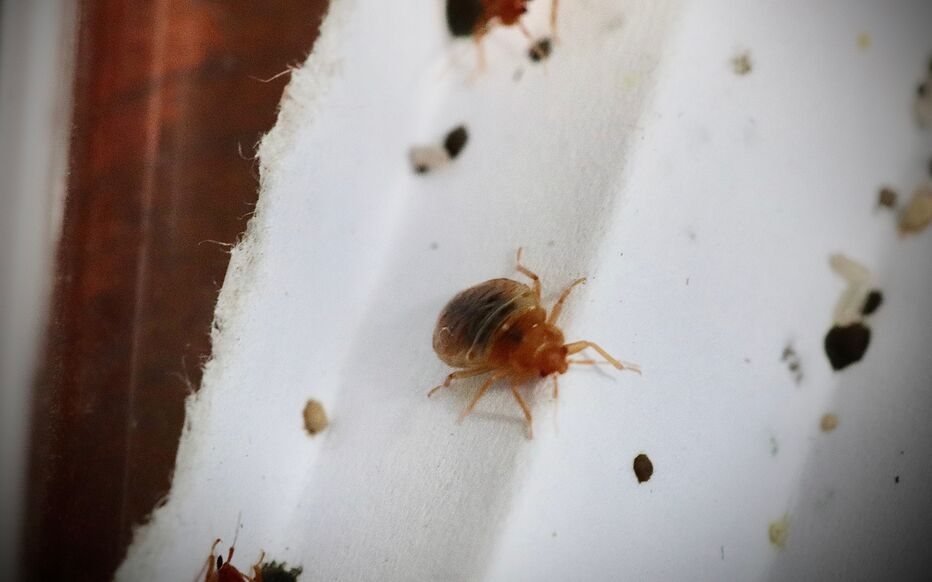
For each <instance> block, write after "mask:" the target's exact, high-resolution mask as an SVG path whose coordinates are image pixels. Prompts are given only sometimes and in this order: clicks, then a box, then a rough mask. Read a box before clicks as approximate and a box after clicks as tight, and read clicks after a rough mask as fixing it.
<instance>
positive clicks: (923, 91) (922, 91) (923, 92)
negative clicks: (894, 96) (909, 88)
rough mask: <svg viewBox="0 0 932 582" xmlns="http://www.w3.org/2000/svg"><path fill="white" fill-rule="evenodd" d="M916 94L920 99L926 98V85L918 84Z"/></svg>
mask: <svg viewBox="0 0 932 582" xmlns="http://www.w3.org/2000/svg"><path fill="white" fill-rule="evenodd" d="M916 92H917V93H919V96H920V97H925V96H926V84H925V83H919V88H918V89H917V90H916Z"/></svg>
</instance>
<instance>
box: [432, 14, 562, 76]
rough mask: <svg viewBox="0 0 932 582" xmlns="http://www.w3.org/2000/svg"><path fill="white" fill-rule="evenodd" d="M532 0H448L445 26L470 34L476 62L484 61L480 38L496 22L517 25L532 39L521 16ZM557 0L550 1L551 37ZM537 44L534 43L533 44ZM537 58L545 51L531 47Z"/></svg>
mask: <svg viewBox="0 0 932 582" xmlns="http://www.w3.org/2000/svg"><path fill="white" fill-rule="evenodd" d="M530 1H531V0H447V26H448V27H449V29H450V34H452V35H453V36H470V35H471V36H472V37H473V38H474V39H475V40H476V45H477V46H478V47H479V62H480V67H481V66H482V65H481V64H482V63H483V62H484V61H485V58H484V55H483V52H482V38H483V37H484V36H485V35H486V34H488V33H489V31H490V30H492V27H493V26H495V25H501V26H517V27H518V29H519V30H520V31H521V32H522V33H523V34H524V36H526V37H527V38H528V39H529V40H533V37H532V36H531V32H530V31H529V30H528V29H527V27H526V26H524V23H523V22H521V17H522V16H524V14H525V13H526V12H527V5H528V2H530ZM558 3H559V0H551V3H550V30H551V33H550V34H551V36H552V37H553V39H554V40H556V38H557V4H558ZM535 46H536V45H535ZM532 51H534V54H535V55H536V56H537V57H538V60H542V59H544V58H546V55H544V54H542V53H540V52H538V49H535V48H532Z"/></svg>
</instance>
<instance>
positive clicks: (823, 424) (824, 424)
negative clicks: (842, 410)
mask: <svg viewBox="0 0 932 582" xmlns="http://www.w3.org/2000/svg"><path fill="white" fill-rule="evenodd" d="M819 427H820V428H821V429H822V432H832V431H833V430H835V429H836V428H838V417H837V416H835V415H834V414H832V413H831V412H827V413H825V414H824V415H822V420H821V421H820V422H819Z"/></svg>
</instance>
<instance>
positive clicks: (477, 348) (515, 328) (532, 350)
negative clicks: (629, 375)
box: [428, 249, 640, 437]
mask: <svg viewBox="0 0 932 582" xmlns="http://www.w3.org/2000/svg"><path fill="white" fill-rule="evenodd" d="M517 270H518V271H519V272H520V273H523V274H524V275H527V276H528V277H529V278H530V279H531V281H532V286H531V287H528V286H527V285H525V284H523V283H519V282H517V281H513V280H511V279H492V280H490V281H486V282H485V283H480V284H478V285H476V286H474V287H470V288H469V289H466V290H465V291H461V292H460V293H458V294H457V295H456V296H455V297H453V299H451V300H450V302H449V303H448V304H447V306H446V307H444V308H443V311H441V312H440V317H439V318H438V320H437V327H436V329H435V330H434V351H435V352H437V355H438V356H439V357H440V359H441V360H443V361H444V362H445V363H447V364H449V365H450V366H452V367H454V368H461V369H460V370H458V371H456V372H453V373H452V374H450V375H449V376H447V378H446V380H445V381H444V382H443V384H441V385H440V386H437V387H435V388H434V389H433V390H431V391H430V393H429V394H428V396H430V395H431V394H433V393H434V392H435V391H437V390H439V389H440V388H444V387H447V386H449V385H450V384H451V383H452V382H453V380H456V379H459V378H469V377H472V376H479V375H482V374H489V377H488V378H487V379H486V381H485V383H484V384H483V385H482V387H481V388H480V389H479V392H478V393H476V395H475V396H474V397H473V399H472V401H471V402H470V403H469V406H467V407H466V410H464V411H463V414H462V416H461V417H460V419H461V420H462V418H465V417H466V416H467V415H468V414H469V413H470V412H472V410H473V408H474V407H475V406H476V403H477V402H478V401H479V399H480V398H482V396H483V395H484V394H485V392H486V391H487V390H488V389H489V388H490V387H491V386H492V385H493V384H494V383H495V382H496V381H498V380H507V381H508V382H510V384H511V393H512V394H513V395H514V397H515V400H516V401H517V402H518V405H519V406H520V407H521V410H522V412H523V413H524V417H525V419H526V421H527V427H528V436H529V437H530V436H531V435H532V429H531V422H532V416H531V411H530V409H529V408H528V406H527V403H526V402H525V401H524V398H522V397H521V394H520V393H519V392H518V386H520V385H521V384H524V383H526V382H528V381H530V380H533V379H535V378H546V377H548V376H550V377H552V378H553V383H554V384H553V386H554V391H553V393H554V398H556V397H557V395H558V384H557V376H558V375H559V374H563V373H564V372H566V370H567V368H568V367H569V365H570V364H581V365H592V364H597V363H600V362H598V361H596V360H590V359H579V360H573V359H570V358H569V356H571V355H573V354H577V353H579V352H581V351H583V350H584V349H586V348H592V349H593V350H595V351H596V352H598V353H599V355H601V356H602V357H603V358H605V362H607V363H609V364H611V365H613V366H615V367H616V368H618V369H619V370H624V369H631V370H632V371H635V372H639V373H640V370H639V369H638V367H637V366H636V365H633V364H622V363H621V362H619V361H618V360H616V359H615V358H613V357H612V356H610V355H609V354H608V352H606V351H605V350H604V349H602V348H601V347H600V346H599V345H597V344H595V343H593V342H590V341H577V342H572V343H564V337H563V332H562V331H561V330H560V328H558V327H557V325H556V322H557V319H558V318H559V317H560V312H561V311H562V309H563V303H564V302H565V301H566V298H567V297H569V294H570V292H571V291H572V290H573V288H574V287H576V286H577V285H579V284H581V283H584V282H585V279H577V280H576V281H574V282H573V283H572V284H570V286H569V287H567V288H566V289H564V290H563V293H561V294H560V297H559V299H557V302H556V303H555V304H554V306H553V308H552V309H551V310H550V313H549V314H548V313H547V310H546V309H544V308H543V307H542V306H541V304H540V288H541V284H540V278H539V277H538V276H537V275H536V274H534V273H533V272H532V271H530V270H528V269H527V268H526V267H524V266H523V265H522V264H521V249H518V265H517Z"/></svg>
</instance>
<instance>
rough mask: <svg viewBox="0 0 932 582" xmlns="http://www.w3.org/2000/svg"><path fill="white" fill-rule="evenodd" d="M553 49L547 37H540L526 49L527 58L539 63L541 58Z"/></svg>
mask: <svg viewBox="0 0 932 582" xmlns="http://www.w3.org/2000/svg"><path fill="white" fill-rule="evenodd" d="M552 51H553V43H552V42H551V41H550V39H549V38H542V39H540V40H538V41H537V42H535V43H534V44H533V45H531V48H530V49H528V58H529V59H531V61H532V62H535V63H539V62H541V61H542V60H544V59H546V58H547V57H549V56H550V53H551V52H552Z"/></svg>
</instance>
